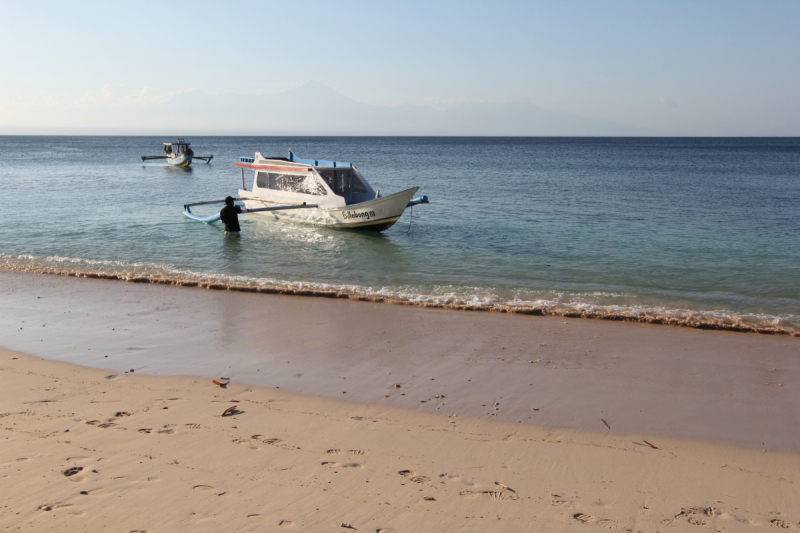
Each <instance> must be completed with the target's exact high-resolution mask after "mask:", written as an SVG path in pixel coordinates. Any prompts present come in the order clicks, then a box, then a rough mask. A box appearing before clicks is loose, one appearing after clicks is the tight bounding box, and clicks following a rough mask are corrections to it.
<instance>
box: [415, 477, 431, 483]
mask: <svg viewBox="0 0 800 533" xmlns="http://www.w3.org/2000/svg"><path fill="white" fill-rule="evenodd" d="M430 480H431V478H429V477H427V476H414V477H412V478H411V481H413V482H414V483H427V482H428V481H430Z"/></svg>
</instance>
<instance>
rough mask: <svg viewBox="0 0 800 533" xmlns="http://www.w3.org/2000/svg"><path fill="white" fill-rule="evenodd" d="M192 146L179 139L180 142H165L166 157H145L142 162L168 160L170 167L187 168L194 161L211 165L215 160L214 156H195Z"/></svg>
mask: <svg viewBox="0 0 800 533" xmlns="http://www.w3.org/2000/svg"><path fill="white" fill-rule="evenodd" d="M190 144H191V143H187V142H186V141H185V140H184V139H178V142H165V143H164V153H165V154H166V155H143V156H142V161H148V160H150V159H166V160H167V163H168V164H169V165H170V166H173V167H179V168H186V167H188V166H189V165H191V164H192V160H193V159H200V160H202V161H205V162H206V163H209V162H210V161H211V160H212V159H213V158H214V156H213V155H204V156H199V155H194V151H192V149H191V148H190V147H189V145H190Z"/></svg>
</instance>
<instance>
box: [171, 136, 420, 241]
mask: <svg viewBox="0 0 800 533" xmlns="http://www.w3.org/2000/svg"><path fill="white" fill-rule="evenodd" d="M234 165H235V166H237V167H240V168H241V169H242V188H241V189H240V190H239V198H236V200H240V201H242V202H244V205H245V208H246V209H247V212H248V213H259V214H260V215H261V216H269V217H271V218H272V219H274V220H277V219H288V220H294V221H297V222H305V223H311V224H319V225H323V226H330V227H333V228H341V229H359V230H369V231H383V230H386V229H389V228H390V227H392V226H393V225H394V223H395V222H397V220H398V219H399V218H400V217H401V216H402V215H403V212H404V211H405V209H406V208H407V207H411V206H414V205H417V204H427V203H428V197H427V196H421V197H419V198H412V197H413V196H414V194H415V193H416V192H417V191H418V190H419V187H412V188H410V189H406V190H404V191H400V192H396V193H394V194H390V195H388V196H381V195H380V194H379V192H378V191H376V190H374V189H373V188H372V187H371V186H370V184H369V183H367V181H366V180H365V179H364V176H362V175H361V173H360V172H359V171H358V169H356V167H355V166H354V165H353V164H352V163H342V162H339V161H322V160H319V159H301V158H299V157H297V156H295V155H294V153H293V152H292V151H291V150H289V157H264V156H262V155H261V154H260V153H259V152H256V154H255V157H242V158H239V162H238V163H234ZM246 168H248V169H252V170H253V171H254V172H253V187H252V190H250V191H248V190H247V189H246V187H245V181H244V169H246ZM219 202H222V201H221V200H214V201H212V202H198V203H194V204H185V205H184V212H183V214H184V216H185V217H186V218H189V219H191V220H195V221H198V222H205V223H212V222H215V221H216V220H218V219H219V216H218V215H215V216H212V217H208V218H202V217H199V216H197V215H194V214H193V213H192V212H191V209H190V208H191V207H192V206H194V205H203V204H209V203H219Z"/></svg>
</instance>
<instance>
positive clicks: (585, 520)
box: [572, 513, 594, 524]
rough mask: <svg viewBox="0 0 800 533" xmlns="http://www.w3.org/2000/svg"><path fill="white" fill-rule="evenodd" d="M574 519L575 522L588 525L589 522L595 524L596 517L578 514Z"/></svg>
mask: <svg viewBox="0 0 800 533" xmlns="http://www.w3.org/2000/svg"><path fill="white" fill-rule="evenodd" d="M572 518H574V519H575V520H577V521H578V522H581V523H583V524H586V523H589V522H594V517H593V516H592V515H588V514H584V513H576V514H574V515H572Z"/></svg>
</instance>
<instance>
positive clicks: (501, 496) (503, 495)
mask: <svg viewBox="0 0 800 533" xmlns="http://www.w3.org/2000/svg"><path fill="white" fill-rule="evenodd" d="M483 494H486V495H487V496H489V498H490V499H492V500H496V501H502V500H518V499H519V496H516V495H514V494H511V493H508V492H502V491H496V490H485V491H483Z"/></svg>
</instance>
